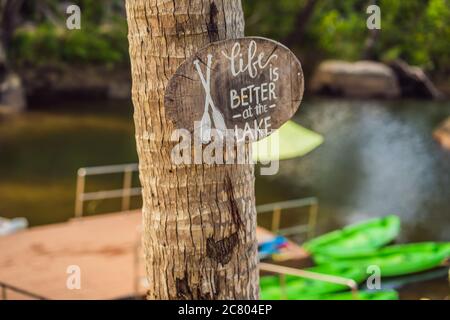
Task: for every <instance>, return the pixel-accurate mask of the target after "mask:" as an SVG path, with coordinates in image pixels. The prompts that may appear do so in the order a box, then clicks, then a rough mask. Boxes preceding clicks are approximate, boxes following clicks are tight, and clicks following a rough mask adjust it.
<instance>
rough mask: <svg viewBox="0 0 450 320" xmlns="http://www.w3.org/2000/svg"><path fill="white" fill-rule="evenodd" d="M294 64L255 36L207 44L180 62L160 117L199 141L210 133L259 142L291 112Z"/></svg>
mask: <svg viewBox="0 0 450 320" xmlns="http://www.w3.org/2000/svg"><path fill="white" fill-rule="evenodd" d="M303 88H304V80H303V71H302V67H301V65H300V62H299V61H298V59H297V58H296V56H295V55H294V54H293V53H292V52H291V51H290V50H289V49H288V48H287V47H285V46H283V45H282V44H280V43H278V42H276V41H273V40H269V39H265V38H259V37H245V38H240V39H233V40H225V41H220V42H215V43H211V44H209V45H208V46H206V47H205V48H203V49H201V50H200V51H198V52H197V53H196V54H195V55H194V56H192V57H190V58H189V59H187V60H186V61H184V62H183V64H181V66H180V67H179V68H178V69H177V71H176V73H175V74H174V76H173V77H172V78H171V79H170V81H169V84H168V86H167V89H166V93H165V109H166V116H167V117H168V118H169V119H170V120H171V121H172V122H173V123H174V126H175V128H176V129H187V130H188V131H189V132H191V133H193V134H194V135H197V136H198V138H200V139H201V141H202V142H203V143H208V142H209V141H210V140H211V134H212V130H215V133H219V134H220V135H223V134H225V133H227V134H229V133H230V132H234V134H235V136H236V138H237V139H243V138H245V139H247V140H249V141H256V140H259V139H261V138H263V137H265V136H267V135H269V134H270V133H272V132H273V130H275V129H278V128H279V127H280V126H281V125H282V124H283V123H285V122H286V121H287V120H289V119H290V118H291V117H292V116H293V115H294V113H295V112H296V111H297V109H298V107H299V105H300V102H301V99H302V96H303Z"/></svg>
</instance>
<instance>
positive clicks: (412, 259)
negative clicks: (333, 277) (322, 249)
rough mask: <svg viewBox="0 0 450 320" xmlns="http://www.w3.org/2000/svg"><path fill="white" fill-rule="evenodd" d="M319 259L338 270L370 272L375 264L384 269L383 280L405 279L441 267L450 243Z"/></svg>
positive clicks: (393, 248) (426, 244)
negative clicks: (342, 268)
mask: <svg viewBox="0 0 450 320" xmlns="http://www.w3.org/2000/svg"><path fill="white" fill-rule="evenodd" d="M316 258H317V260H318V261H321V262H327V263H328V264H329V265H331V266H333V267H338V268H341V267H353V268H357V267H360V268H362V269H365V270H367V267H368V266H371V265H375V266H378V267H379V268H380V270H381V276H382V277H392V276H401V275H406V274H411V273H416V272H422V271H426V270H429V269H433V268H436V267H438V266H440V265H441V264H442V263H443V262H444V261H445V260H446V259H449V258H450V242H447V243H434V242H423V243H413V244H402V245H394V246H389V247H385V248H382V249H378V250H372V251H370V252H367V253H366V254H365V255H362V254H357V255H355V256H354V257H351V256H348V257H346V258H345V259H335V258H334V257H330V256H321V255H318V256H317V257H316ZM326 265H327V264H323V265H321V266H326Z"/></svg>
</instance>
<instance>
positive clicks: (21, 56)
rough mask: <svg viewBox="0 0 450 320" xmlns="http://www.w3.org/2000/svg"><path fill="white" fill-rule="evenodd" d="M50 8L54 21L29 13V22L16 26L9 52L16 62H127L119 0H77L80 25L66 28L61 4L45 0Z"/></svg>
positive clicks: (124, 20)
mask: <svg viewBox="0 0 450 320" xmlns="http://www.w3.org/2000/svg"><path fill="white" fill-rule="evenodd" d="M47 2H48V3H49V8H50V9H51V10H52V12H56V13H59V16H58V21H57V22H58V23H51V22H50V21H46V20H45V19H39V18H38V17H36V15H35V14H34V15H33V16H31V17H30V19H31V20H32V25H31V26H30V25H29V24H28V25H25V26H24V27H22V28H19V29H18V30H17V31H16V32H15V35H14V38H13V43H12V48H10V50H9V55H10V56H11V57H12V58H13V60H14V62H15V63H16V64H21V65H30V64H31V65H40V64H48V63H73V64H86V63H93V64H98V63H100V64H105V65H117V64H127V63H128V60H129V57H128V42H127V38H126V36H127V25H126V19H125V17H124V16H123V12H122V7H121V6H120V5H119V4H120V1H107V3H108V6H105V1H98V0H79V1H74V2H73V3H75V4H78V5H79V6H80V8H81V29H80V30H68V29H67V28H66V26H65V23H66V19H67V17H68V15H66V14H65V7H66V6H63V5H58V4H56V3H55V1H47Z"/></svg>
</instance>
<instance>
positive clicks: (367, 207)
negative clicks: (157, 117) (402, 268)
mask: <svg viewBox="0 0 450 320" xmlns="http://www.w3.org/2000/svg"><path fill="white" fill-rule="evenodd" d="M447 116H450V103H449V102H446V101H443V102H424V101H401V102H399V101H397V102H382V101H346V100H331V99H314V100H308V101H305V102H303V103H302V106H301V108H300V110H299V112H298V113H297V115H296V117H295V120H296V121H297V122H299V123H300V124H302V125H303V126H305V127H307V128H310V129H312V130H315V131H317V132H319V133H320V134H322V135H324V137H325V142H324V144H323V145H322V146H320V147H319V148H318V149H316V150H314V151H313V152H311V153H310V154H308V155H306V156H305V157H302V158H298V159H293V160H287V161H282V162H281V164H280V171H279V174H278V175H276V176H265V177H257V182H256V194H257V202H258V203H259V204H260V203H269V202H273V201H280V200H288V199H294V198H300V197H306V196H316V197H318V198H319V201H320V211H319V220H318V228H319V231H320V232H324V231H328V230H331V229H334V228H337V227H342V226H344V225H346V224H348V223H352V222H355V221H359V220H362V219H366V218H370V217H377V216H381V215H386V214H397V215H399V216H400V217H401V219H402V232H401V236H400V239H399V240H400V241H401V242H406V241H407V242H412V241H425V240H433V241H438V240H441V241H450V152H449V151H445V150H443V149H442V148H441V147H440V146H439V145H438V144H437V143H436V142H435V141H434V140H433V138H432V131H433V129H434V128H435V127H436V126H437V125H438V124H439V123H440V122H441V121H442V120H444V119H445V117H447ZM136 161H137V156H136V150H135V142H134V126H133V119H132V106H131V104H130V103H128V102H114V103H112V102H100V101H94V102H71V103H64V104H58V105H56V104H55V105H53V106H52V107H51V108H49V107H39V106H37V107H35V108H34V109H33V110H32V111H30V112H28V113H26V114H23V115H19V116H16V117H14V118H9V119H6V120H3V121H2V120H0V216H5V217H17V216H24V217H26V218H27V219H28V220H29V222H30V224H31V225H40V224H48V223H55V222H61V221H66V220H67V219H69V218H71V217H73V214H74V198H75V181H76V180H75V179H76V171H77V169H78V168H79V167H84V166H96V165H109V164H121V163H129V162H136ZM135 178H136V177H135ZM135 184H136V185H137V179H135ZM88 186H89V189H88V190H87V191H92V190H98V189H102V188H105V187H106V188H108V189H113V188H120V187H121V179H120V177H119V176H107V177H104V178H102V179H98V178H92V180H89V182H88ZM139 202H140V200H139V199H135V200H134V201H133V206H134V207H139V205H140V203H139ZM119 208H120V202H119V200H117V201H116V200H108V201H97V202H92V203H90V204H88V205H87V206H86V209H85V210H86V212H87V214H96V213H100V212H108V211H109V212H111V211H117V210H119ZM440 283H441V284H442V281H441V282H440ZM435 284H436V283H434V284H432V283H430V285H428V286H426V287H427V288H432V290H431V289H429V290H430V292H431V293H430V295H432V293H433V292H434V294H437V293H439V294H440V293H441V291H442V290H444V289H445V286H444V287H443V286H442V285H441V286H439V287H438V288H437V287H436V286H435ZM436 292H437V293H436ZM447 293H448V287H447ZM424 294H426V292H425V293H424ZM441 296H442V295H441Z"/></svg>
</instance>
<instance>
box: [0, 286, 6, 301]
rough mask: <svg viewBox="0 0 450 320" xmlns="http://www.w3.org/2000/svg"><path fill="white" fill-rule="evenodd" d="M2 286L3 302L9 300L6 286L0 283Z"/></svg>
mask: <svg viewBox="0 0 450 320" xmlns="http://www.w3.org/2000/svg"><path fill="white" fill-rule="evenodd" d="M0 286H2V300H7V297H6V286H5V285H3V284H1V283H0Z"/></svg>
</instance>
